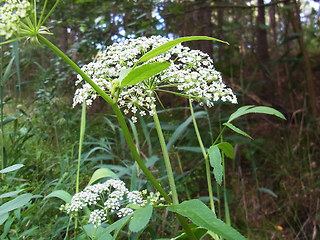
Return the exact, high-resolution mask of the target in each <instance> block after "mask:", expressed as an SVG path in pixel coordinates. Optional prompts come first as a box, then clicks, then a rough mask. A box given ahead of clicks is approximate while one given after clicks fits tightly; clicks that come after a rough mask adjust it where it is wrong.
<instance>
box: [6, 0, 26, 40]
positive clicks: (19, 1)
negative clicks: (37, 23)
mask: <svg viewBox="0 0 320 240" xmlns="http://www.w3.org/2000/svg"><path fill="white" fill-rule="evenodd" d="M29 8H30V3H29V2H28V1H27V0H2V1H1V2H0V36H1V35H3V36H5V38H6V39H9V38H10V37H11V36H12V35H13V34H15V33H16V32H17V31H18V29H19V24H20V20H21V19H22V18H24V17H26V16H27V13H28V11H29Z"/></svg>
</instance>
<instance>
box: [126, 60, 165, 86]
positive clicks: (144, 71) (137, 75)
mask: <svg viewBox="0 0 320 240" xmlns="http://www.w3.org/2000/svg"><path fill="white" fill-rule="evenodd" d="M169 66H170V63H169V62H153V63H147V64H143V65H142V66H139V67H136V68H133V69H132V70H131V71H130V72H129V73H128V74H127V75H126V76H125V77H124V78H123V79H122V81H121V87H123V86H127V85H134V84H137V83H138V82H141V81H143V80H145V79H148V78H150V77H152V76H154V75H156V74H158V73H160V72H162V71H163V70H165V69H167V68H168V67H169ZM124 74H125V72H124Z"/></svg>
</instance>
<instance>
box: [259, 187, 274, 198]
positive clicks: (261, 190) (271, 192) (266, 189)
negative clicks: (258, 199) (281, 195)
mask: <svg viewBox="0 0 320 240" xmlns="http://www.w3.org/2000/svg"><path fill="white" fill-rule="evenodd" d="M258 190H259V191H260V192H264V193H267V194H270V195H271V196H272V197H275V198H277V197H278V195H277V194H275V193H274V192H273V191H272V190H271V189H269V188H258Z"/></svg>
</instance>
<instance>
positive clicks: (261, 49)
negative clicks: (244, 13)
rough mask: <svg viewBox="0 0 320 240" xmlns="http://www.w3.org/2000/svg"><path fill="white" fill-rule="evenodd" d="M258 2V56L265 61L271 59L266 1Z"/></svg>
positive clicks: (261, 61)
mask: <svg viewBox="0 0 320 240" xmlns="http://www.w3.org/2000/svg"><path fill="white" fill-rule="evenodd" d="M257 4H258V16H257V19H256V26H257V30H256V31H257V57H258V61H259V62H260V63H264V62H266V61H268V60H269V53H268V40H267V31H266V28H265V25H266V19H265V7H264V1H263V0H257Z"/></svg>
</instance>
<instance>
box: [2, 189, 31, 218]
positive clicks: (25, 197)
mask: <svg viewBox="0 0 320 240" xmlns="http://www.w3.org/2000/svg"><path fill="white" fill-rule="evenodd" d="M32 197H33V196H32V194H31V193H25V194H22V195H20V196H18V197H16V198H15V199H12V200H10V201H9V202H6V203H4V204H2V205H1V206H0V215H2V214H4V213H7V212H10V211H12V210H15V209H17V208H20V207H23V206H24V205H26V204H27V203H28V202H29V201H30V200H31V198H32Z"/></svg>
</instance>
